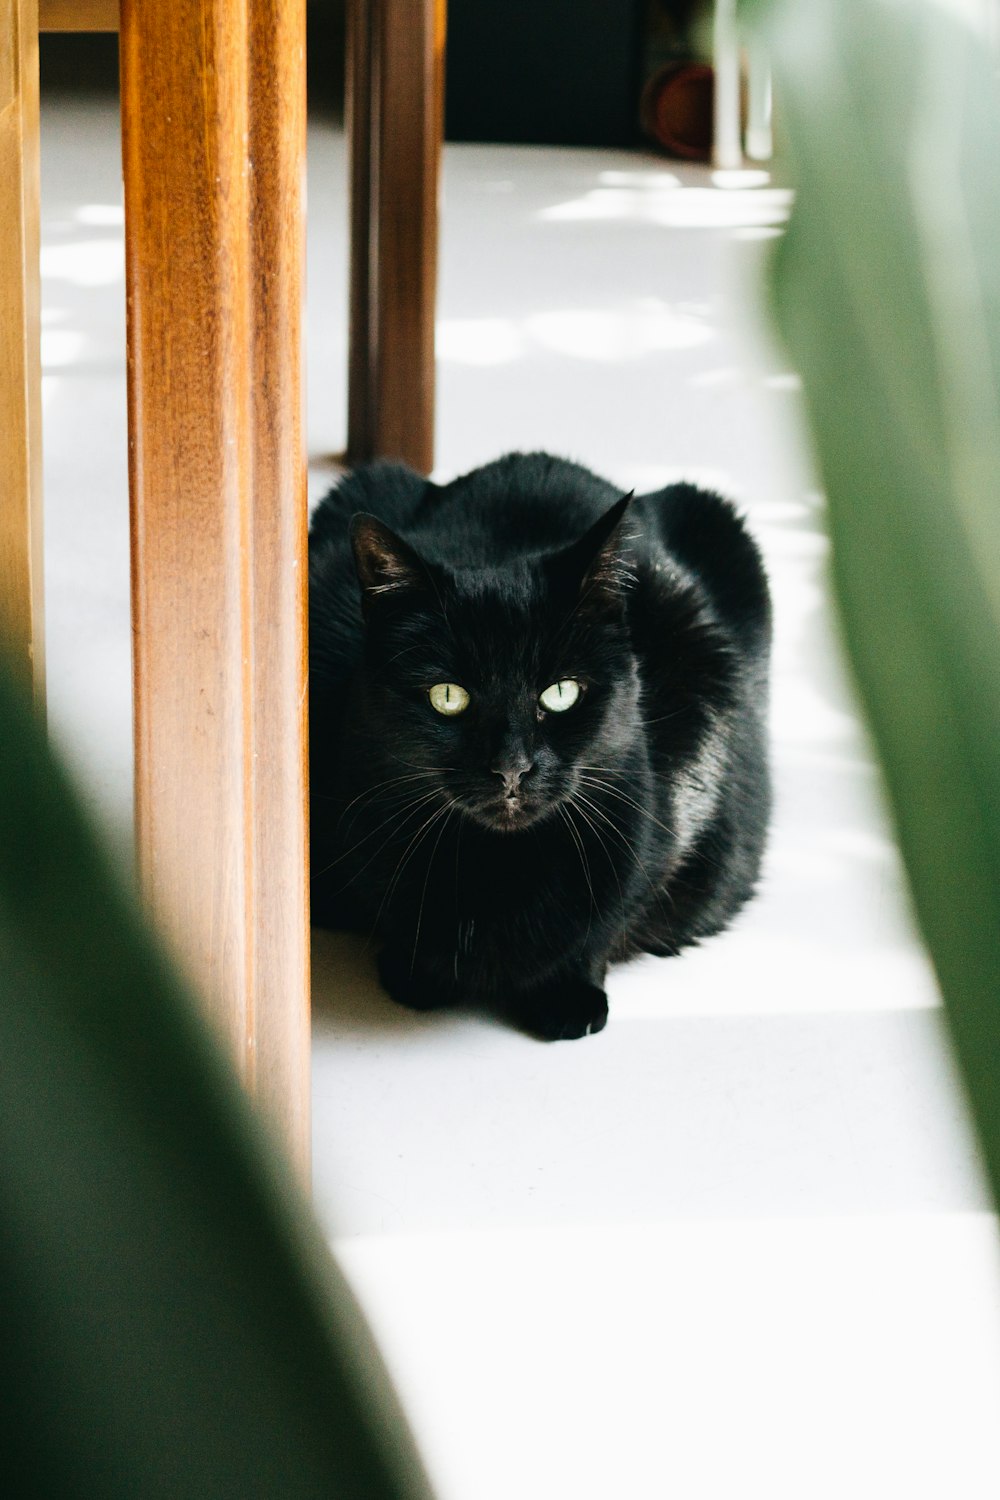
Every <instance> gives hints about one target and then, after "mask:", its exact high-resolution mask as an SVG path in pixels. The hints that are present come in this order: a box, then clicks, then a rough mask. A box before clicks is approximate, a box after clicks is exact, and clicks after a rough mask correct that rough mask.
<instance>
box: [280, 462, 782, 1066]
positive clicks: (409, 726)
mask: <svg viewBox="0 0 1000 1500" xmlns="http://www.w3.org/2000/svg"><path fill="white" fill-rule="evenodd" d="M309 576H310V629H311V642H310V692H311V700H312V707H311V726H310V742H311V764H312V771H311V775H312V788H313V790H312V900H313V920H314V921H315V922H316V923H317V924H319V925H321V926H336V927H339V926H348V927H352V928H355V929H359V930H363V931H367V932H369V933H373V934H374V937H375V941H376V942H377V945H378V950H379V969H380V974H381V977H382V982H383V984H384V985H385V987H386V989H387V990H388V991H389V993H390V994H391V995H392V996H394V998H395V999H396V1000H398V1001H400V1002H401V1003H402V1004H404V1005H408V1006H412V1007H415V1008H417V1009H421V1010H423V1009H429V1008H431V1007H432V1006H441V1005H447V1004H448V1003H450V1002H452V1001H455V1000H459V999H462V1000H468V999H476V998H478V999H481V1000H484V1001H487V1002H488V1003H490V1004H492V1005H493V1006H494V1007H496V1008H499V1009H501V1010H502V1011H503V1012H505V1013H506V1014H508V1015H509V1016H511V1017H512V1018H514V1019H515V1020H516V1021H517V1022H518V1023H519V1024H521V1025H522V1026H524V1027H525V1028H526V1029H528V1030H529V1031H531V1032H534V1033H535V1034H537V1035H539V1036H542V1037H546V1038H557V1037H580V1036H585V1035H587V1033H588V1032H595V1031H600V1030H601V1028H602V1027H603V1026H604V1024H605V1021H606V1020H607V1013H608V1012H607V999H606V997H605V994H604V976H605V972H606V970H607V966H608V964H609V962H612V961H614V960H617V959H624V958H628V957H631V956H632V955H634V954H636V953H639V952H647V953H657V954H673V953H677V952H678V951H679V950H680V949H681V948H683V947H685V946H686V945H688V944H691V943H695V942H697V941H698V940H699V939H700V938H703V937H707V936H708V935H709V934H710V933H714V932H717V931H718V930H719V929H720V928H721V927H723V926H724V925H725V923H726V922H727V921H728V920H729V919H730V918H731V917H732V916H733V914H734V913H735V912H736V911H737V910H738V909H739V907H740V906H742V904H743V903H744V902H745V901H746V900H747V898H748V897H749V896H750V895H751V893H752V891H753V888H754V883H755V881H756V878H757V873H758V868H759V865H760V859H761V851H762V848H763V844H764V838H765V832H766V827H767V820H768V812H769V805H770V792H769V779H768V770H767V753H766V732H765V712H766V705H767V669H768V652H769V645H770V604H769V599H768V590H767V581H766V578H765V575H764V570H763V566H762V564H761V560H760V556H759V554H758V551H757V548H756V546H755V545H754V543H753V541H752V540H751V539H750V537H749V535H748V534H747V532H746V531H745V529H744V527H743V525H742V523H741V521H740V520H739V518H738V517H737V515H736V512H735V511H734V510H733V508H732V507H731V506H730V505H729V504H728V502H727V501H725V500H722V499H720V498H719V496H718V495H714V494H710V493H708V492H706V491H704V490H699V489H696V488H695V487H694V486H693V485H689V484H675V485H670V486H669V487H668V488H667V489H665V490H663V491H661V492H660V493H659V494H655V495H644V496H642V497H641V498H632V497H631V496H628V495H624V496H623V495H622V493H621V491H620V490H617V489H615V488H614V486H612V485H610V484H608V483H606V482H605V481H604V480H602V479H598V478H597V477H596V476H595V475H593V474H591V473H589V472H588V471H587V470H586V469H583V468H580V467H579V466H577V465H576V464H571V463H567V462H564V461H563V460H560V459H556V458H550V457H549V456H548V455H546V454H542V453H531V454H511V455H509V456H508V457H506V458H501V459H499V460H498V461H497V462H496V463H492V464H489V465H487V466H486V467H485V468H482V469H477V470H475V471H474V472H473V473H471V474H467V475H465V476H464V477H463V478H461V479H456V480H455V481H454V482H453V483H451V484H447V485H443V486H438V485H435V484H432V483H430V482H429V481H428V480H425V479H422V478H420V477H419V476H418V475H416V474H414V473H412V472H411V471H410V470H408V469H406V468H404V467H402V466H401V465H397V464H384V463H378V464H372V465H370V466H367V467H365V468H361V469H358V470H356V471H355V472H354V473H352V474H350V475H348V476H347V477H346V478H345V479H344V481H343V482H342V483H341V484H340V485H339V486H338V487H337V488H336V489H335V490H333V492H332V493H331V494H330V495H328V496H327V498H326V499H325V500H324V501H323V502H322V504H321V505H320V506H319V508H318V509H317V511H316V513H315V515H314V517H313V522H312V530H311V535H310V547H309Z"/></svg>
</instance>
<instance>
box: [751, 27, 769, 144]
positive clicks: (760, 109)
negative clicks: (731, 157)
mask: <svg viewBox="0 0 1000 1500" xmlns="http://www.w3.org/2000/svg"><path fill="white" fill-rule="evenodd" d="M746 145H747V156H749V157H750V159H751V161H770V160H771V157H772V156H773V155H774V138H773V135H772V132H771V60H770V58H769V57H768V54H767V47H766V46H765V45H764V43H763V42H761V41H759V40H758V39H757V38H756V37H755V38H754V39H753V40H752V41H751V43H750V45H749V47H748V48H747V141H746Z"/></svg>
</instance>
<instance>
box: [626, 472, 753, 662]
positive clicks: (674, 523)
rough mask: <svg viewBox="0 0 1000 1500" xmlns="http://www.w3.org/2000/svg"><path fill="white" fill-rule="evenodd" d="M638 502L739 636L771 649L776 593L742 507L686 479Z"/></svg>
mask: <svg viewBox="0 0 1000 1500" xmlns="http://www.w3.org/2000/svg"><path fill="white" fill-rule="evenodd" d="M637 504H638V505H640V506H642V507H643V508H648V509H647V514H648V515H649V517H650V521H651V522H652V523H653V525H654V526H655V527H656V529H657V530H658V532H659V535H660V537H661V539H662V541H663V544H664V545H665V546H666V548H667V549H668V551H669V552H671V553H672V554H673V555H674V556H675V557H676V558H677V559H678V561H679V562H681V563H682V564H683V565H684V566H685V567H686V568H688V569H690V571H691V572H692V573H693V574H694V575H695V576H696V577H697V578H698V579H699V581H700V582H701V583H702V585H703V586H704V588H705V589H706V591H707V592H708V595H709V597H710V599H711V600H712V604H713V606H714V607H715V610H716V612H717V613H718V615H719V616H720V618H721V619H722V620H723V621H724V622H725V623H726V624H727V625H728V626H729V627H730V628H731V629H732V631H733V632H734V634H735V636H736V638H737V639H738V640H740V641H743V642H746V643H747V644H750V645H751V647H752V649H753V650H754V651H757V650H760V651H763V652H766V651H767V649H768V647H769V645H770V640H771V596H770V591H769V589H768V586H767V574H766V573H765V571H764V563H763V559H762V558H761V555H760V550H759V548H758V546H757V543H756V542H755V541H754V539H753V537H752V536H751V535H750V532H749V531H748V530H747V527H746V524H745V523H744V521H743V520H742V518H741V517H740V514H739V512H738V511H737V509H736V507H735V506H734V505H733V504H732V503H731V502H730V501H729V500H725V499H723V497H722V496H721V495H717V494H716V493H715V492H714V491H713V490H703V489H700V488H699V487H698V486H697V485H694V484H687V483H680V484H672V485H668V487H667V488H666V489H665V490H661V491H660V492H659V493H658V494H655V495H644V496H643V497H642V499H641V500H640V501H638V502H637Z"/></svg>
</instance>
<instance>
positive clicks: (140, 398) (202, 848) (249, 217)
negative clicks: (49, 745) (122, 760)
mask: <svg viewBox="0 0 1000 1500" xmlns="http://www.w3.org/2000/svg"><path fill="white" fill-rule="evenodd" d="M304 39H305V6H304V0H172V3H171V4H169V5H150V4H148V3H145V0H124V3H123V6H122V18H121V69H122V114H123V159H124V175H125V214H126V218H125V226H126V280H127V295H128V318H129V321H128V349H129V422H130V484H131V495H132V547H133V634H134V670H135V729H136V817H137V825H138V839H139V855H140V868H141V871H142V877H143V882H144V887H145V891H146V894H147V896H148V899H149V901H150V902H151V904H152V907H153V909H154V912H155V915H156V916H157V918H158V919H159V921H160V923H161V925H162V926H163V928H164V929H165V930H166V932H167V934H168V936H169V937H170V938H172V940H173V943H174V945H175V948H176V949H177V951H178V952H179V954H180V955H181V956H182V958H183V959H184V960H185V961H186V963H187V967H188V970H189V972H190V974H191V976H192V978H193V979H194V981H195V983H196V984H197V985H198V987H199V988H200V990H201V992H202V993H203V994H204V996H205V997H206V1000H207V1002H208V1004H209V1006H210V1008H211V1011H212V1013H213V1014H214V1016H215V1018H216V1020H217V1022H218V1024H219V1026H220V1028H221V1030H222V1032H223V1033H224V1034H225V1035H226V1037H227V1038H228V1041H229V1044H230V1047H231V1050H232V1053H233V1056H234V1057H235V1059H236V1062H237V1066H238V1068H239V1071H240V1073H241V1075H242V1077H243V1078H244V1080H245V1081H246V1083H247V1084H248V1086H249V1087H250V1088H251V1089H252V1090H253V1091H255V1092H256V1094H257V1096H258V1097H259V1098H260V1100H261V1101H262V1103H263V1104H264V1106H265V1110H266V1112H268V1113H270V1114H271V1116H272V1117H274V1118H275V1119H276V1120H277V1121H278V1122H279V1125H280V1127H281V1129H282V1131H283V1133H284V1135H285V1137H286V1140H287V1141H288V1143H289V1145H290V1146H291V1149H292V1151H293V1153H294V1154H295V1156H296V1157H297V1159H298V1161H299V1162H300V1163H301V1164H302V1165H303V1167H304V1166H305V1164H306V1163H307V1160H308V1139H309V1075H308V1063H309V1029H308V1028H309V1009H308V928H307V894H306V893H307V880H306V831H305V830H306V809H305V800H306V776H305V753H306V752H305V747H306V732H305V731H306V652H305V589H306V572H307V567H306V537H305V524H306V506H305V464H304V452H303V444H302V432H301V398H300V300H301V266H302V256H303V222H302V203H301V191H300V186H301V182H302V168H303V160H304V144H305V141H304V106H305V79H304V71H303V59H304Z"/></svg>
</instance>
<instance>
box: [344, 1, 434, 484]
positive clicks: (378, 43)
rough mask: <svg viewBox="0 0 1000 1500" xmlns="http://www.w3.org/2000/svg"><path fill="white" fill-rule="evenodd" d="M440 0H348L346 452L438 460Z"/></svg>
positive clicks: (427, 462) (417, 461) (426, 464)
mask: <svg viewBox="0 0 1000 1500" xmlns="http://www.w3.org/2000/svg"><path fill="white" fill-rule="evenodd" d="M444 36H445V3H444V0H350V3H349V6H348V26H347V128H348V137H349V143H350V157H351V295H350V353H349V375H348V421H347V428H348V431H347V444H348V457H349V458H350V459H351V460H352V461H358V460H361V459H366V458H376V457H389V458H401V459H404V460H405V461H406V462H408V463H410V464H412V465H413V466H414V468H416V469H419V470H421V471H422V472H423V473H429V471H430V470H431V468H432V467H433V464H434V312H435V304H436V295H437V224H438V179H439V168H440V156H441V132H442V121H443V79H444Z"/></svg>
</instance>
